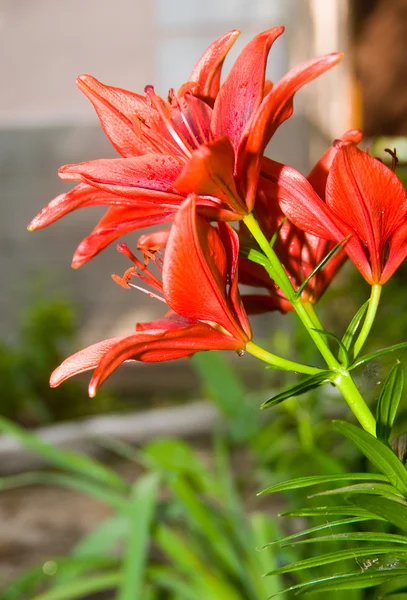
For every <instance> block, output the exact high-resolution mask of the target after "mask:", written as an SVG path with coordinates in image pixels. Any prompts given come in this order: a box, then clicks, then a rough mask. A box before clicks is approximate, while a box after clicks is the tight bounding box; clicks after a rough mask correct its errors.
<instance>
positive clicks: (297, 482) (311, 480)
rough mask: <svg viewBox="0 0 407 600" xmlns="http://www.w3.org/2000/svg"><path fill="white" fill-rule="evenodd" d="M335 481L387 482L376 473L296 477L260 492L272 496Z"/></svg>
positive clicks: (382, 476) (385, 478)
mask: <svg viewBox="0 0 407 600" xmlns="http://www.w3.org/2000/svg"><path fill="white" fill-rule="evenodd" d="M336 481H383V482H387V477H385V476H384V475H379V474H377V473H339V474H338V475H311V476H307V477H296V478H295V479H289V480H288V481H282V482H281V483H276V484H275V485H272V486H270V487H268V488H266V489H265V490H263V491H262V492H260V494H259V496H260V495H262V494H273V493H274V492H285V491H286V490H298V489H300V488H305V487H310V486H312V485H318V484H321V483H334V482H336Z"/></svg>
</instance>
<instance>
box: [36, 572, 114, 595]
mask: <svg viewBox="0 0 407 600" xmlns="http://www.w3.org/2000/svg"><path fill="white" fill-rule="evenodd" d="M120 577H121V575H120V573H117V572H114V573H104V574H103V575H94V576H92V577H87V578H86V579H78V580H77V581H73V582H72V583H68V584H67V583H64V584H63V585H62V586H59V587H56V588H53V589H52V590H50V591H48V592H44V593H43V594H39V595H38V596H35V597H34V598H33V599H32V600H75V599H76V598H85V597H88V596H89V595H90V594H94V593H96V592H102V591H105V590H109V589H112V588H116V587H117V586H118V585H119V583H120Z"/></svg>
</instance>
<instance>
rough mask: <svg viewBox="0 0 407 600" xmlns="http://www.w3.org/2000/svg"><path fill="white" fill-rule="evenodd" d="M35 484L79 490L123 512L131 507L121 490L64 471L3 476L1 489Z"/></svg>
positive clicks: (0, 480) (0, 483) (0, 481)
mask: <svg viewBox="0 0 407 600" xmlns="http://www.w3.org/2000/svg"><path fill="white" fill-rule="evenodd" d="M33 484H34V485H35V484H50V485H58V486H62V487H68V488H71V489H75V490H79V491H80V492H83V493H85V494H88V495H90V496H93V497H94V498H97V499H98V500H100V501H101V502H104V503H105V504H108V505H110V506H111V507H112V508H114V509H115V510H118V511H121V512H126V511H127V510H128V507H129V503H128V500H127V498H126V496H124V495H122V494H120V493H119V492H116V491H115V490H111V489H109V488H106V487H102V486H100V485H98V483H97V482H93V481H92V480H86V479H84V478H82V477H78V476H76V475H65V474H64V473H47V472H42V471H40V472H31V473H22V474H21V475H11V476H8V477H3V478H2V479H0V490H6V489H13V488H17V487H23V486H26V485H33Z"/></svg>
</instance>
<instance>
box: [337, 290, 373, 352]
mask: <svg viewBox="0 0 407 600" xmlns="http://www.w3.org/2000/svg"><path fill="white" fill-rule="evenodd" d="M368 306H369V300H366V302H365V303H364V304H362V306H361V307H360V308H359V310H358V312H357V313H356V314H355V316H354V317H353V319H352V320H351V322H350V323H349V325H348V327H347V329H346V331H345V334H344V336H343V338H342V344H343V345H344V346H345V348H346V350H347V352H348V353H349V352H350V350H351V348H352V345H353V342H354V340H355V337H356V335H357V333H358V331H359V327H360V324H361V322H362V320H363V317H364V316H365V313H366V311H367V308H368ZM338 359H339V361H340V362H341V363H343V362H344V360H346V354H345V352H344V351H343V350H342V348H339V354H338Z"/></svg>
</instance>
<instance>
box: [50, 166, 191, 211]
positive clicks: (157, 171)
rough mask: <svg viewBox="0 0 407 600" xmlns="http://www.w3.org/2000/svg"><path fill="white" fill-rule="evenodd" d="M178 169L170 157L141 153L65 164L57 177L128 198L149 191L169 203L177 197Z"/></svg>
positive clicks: (179, 170) (180, 168)
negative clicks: (125, 156) (133, 155)
mask: <svg viewBox="0 0 407 600" xmlns="http://www.w3.org/2000/svg"><path fill="white" fill-rule="evenodd" d="M181 170H182V165H181V163H180V162H179V161H177V160H176V159H175V158H173V157H172V156H167V155H164V154H163V155H159V154H145V155H144V156H136V157H131V158H110V159H101V160H91V161H89V162H84V163H79V164H76V165H65V166H64V167H61V168H60V169H59V176H60V177H61V179H68V180H75V181H78V180H79V181H83V182H84V183H88V184H91V185H94V186H97V187H99V188H101V189H105V190H108V191H111V192H114V193H116V194H119V195H126V196H127V197H128V198H138V197H139V194H140V190H143V192H144V193H145V194H146V195H147V194H148V192H149V193H150V195H151V196H152V197H154V196H157V192H162V194H161V195H159V198H160V201H161V202H163V201H165V200H166V199H168V201H169V202H170V201H171V200H172V201H176V200H177V199H176V198H174V197H173V195H176V196H177V192H176V190H175V188H174V182H175V180H176V179H177V177H178V175H179V174H180V172H181ZM147 190H148V192H147ZM178 200H179V196H178Z"/></svg>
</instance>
